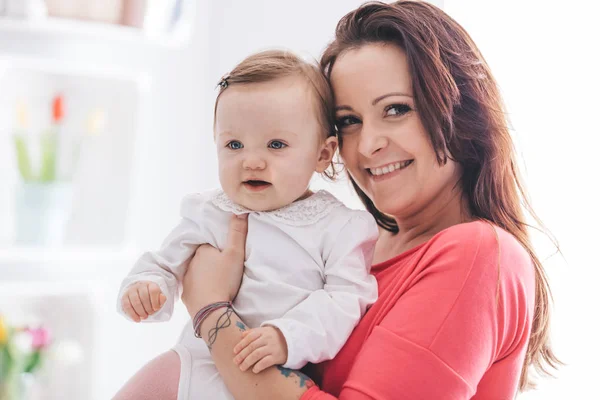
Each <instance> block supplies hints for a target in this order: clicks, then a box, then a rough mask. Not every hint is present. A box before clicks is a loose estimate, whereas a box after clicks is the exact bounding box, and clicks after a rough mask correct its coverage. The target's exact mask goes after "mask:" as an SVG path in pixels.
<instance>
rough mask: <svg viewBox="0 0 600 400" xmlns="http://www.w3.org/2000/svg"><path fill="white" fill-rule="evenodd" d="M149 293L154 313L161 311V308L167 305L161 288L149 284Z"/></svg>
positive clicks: (154, 284)
mask: <svg viewBox="0 0 600 400" xmlns="http://www.w3.org/2000/svg"><path fill="white" fill-rule="evenodd" d="M148 292H149V294H150V303H151V306H152V311H154V312H156V311H158V310H160V308H161V307H162V306H163V304H165V301H166V299H167V298H166V297H165V295H164V294H163V293H162V291H161V290H160V287H159V286H158V285H157V284H156V283H154V282H152V283H149V284H148ZM161 300H162V301H161Z"/></svg>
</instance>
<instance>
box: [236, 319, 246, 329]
mask: <svg viewBox="0 0 600 400" xmlns="http://www.w3.org/2000/svg"><path fill="white" fill-rule="evenodd" d="M235 326H237V327H238V328H240V332H244V331H245V330H246V325H244V323H243V322H241V321H236V323H235Z"/></svg>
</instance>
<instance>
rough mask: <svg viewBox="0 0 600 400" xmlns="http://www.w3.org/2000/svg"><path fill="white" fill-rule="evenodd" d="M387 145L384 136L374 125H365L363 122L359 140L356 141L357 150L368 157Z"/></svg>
mask: <svg viewBox="0 0 600 400" xmlns="http://www.w3.org/2000/svg"><path fill="white" fill-rule="evenodd" d="M387 145H388V139H387V138H386V136H385V135H384V134H383V133H382V132H381V130H380V129H378V128H377V127H375V126H372V125H367V124H365V123H364V122H363V128H362V132H361V133H360V141H359V143H358V152H359V153H360V154H361V155H363V156H365V157H370V156H372V155H373V154H375V153H377V152H378V151H379V150H381V149H383V148H384V147H386V146H387Z"/></svg>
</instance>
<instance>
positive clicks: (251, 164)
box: [242, 155, 267, 170]
mask: <svg viewBox="0 0 600 400" xmlns="http://www.w3.org/2000/svg"><path fill="white" fill-rule="evenodd" d="M266 166H267V163H266V162H265V160H264V158H262V157H259V156H257V155H249V156H248V157H246V158H245V159H244V162H243V163H242V167H243V168H244V169H246V170H262V169H265V168H266Z"/></svg>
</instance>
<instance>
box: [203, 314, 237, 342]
mask: <svg viewBox="0 0 600 400" xmlns="http://www.w3.org/2000/svg"><path fill="white" fill-rule="evenodd" d="M232 314H233V309H232V308H231V307H227V308H226V309H225V312H224V313H223V314H221V315H220V316H219V318H218V319H217V323H216V324H215V327H214V328H212V329H211V330H210V331H208V337H207V346H208V350H210V351H212V347H213V345H214V344H215V342H216V341H217V336H218V335H219V331H220V330H221V329H225V328H229V327H230V326H231V315H232Z"/></svg>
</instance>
